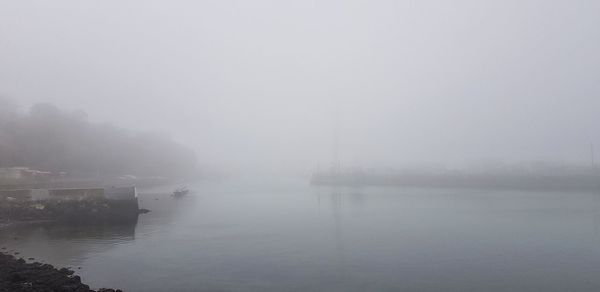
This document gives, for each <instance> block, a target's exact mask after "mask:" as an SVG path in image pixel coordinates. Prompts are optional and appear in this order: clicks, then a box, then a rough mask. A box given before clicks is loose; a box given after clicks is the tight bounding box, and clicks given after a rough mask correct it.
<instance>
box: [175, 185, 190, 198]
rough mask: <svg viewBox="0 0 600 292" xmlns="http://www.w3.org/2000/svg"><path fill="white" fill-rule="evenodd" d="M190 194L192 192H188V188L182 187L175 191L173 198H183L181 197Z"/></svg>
mask: <svg viewBox="0 0 600 292" xmlns="http://www.w3.org/2000/svg"><path fill="white" fill-rule="evenodd" d="M189 192H190V190H188V189H187V188H186V187H180V188H178V189H176V190H175V191H173V197H175V198H181V197H183V196H185V195H187V194H188V193H189Z"/></svg>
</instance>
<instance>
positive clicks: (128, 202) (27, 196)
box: [0, 187, 146, 223]
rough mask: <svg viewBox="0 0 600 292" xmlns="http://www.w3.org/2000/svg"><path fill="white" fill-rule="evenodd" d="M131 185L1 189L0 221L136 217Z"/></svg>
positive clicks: (96, 219) (99, 219)
mask: <svg viewBox="0 0 600 292" xmlns="http://www.w3.org/2000/svg"><path fill="white" fill-rule="evenodd" d="M144 211H146V210H143V209H142V210H140V209H139V208H138V200H137V193H136V190H135V188H134V187H128V188H107V189H102V188H88V189H85V188H84V189H49V190H37V189H36V190H32V189H24V190H0V223H3V222H4V223H6V222H14V221H53V220H65V221H76V222H82V221H83V222H85V221H124V220H130V219H137V215H138V214H139V213H143V212H144Z"/></svg>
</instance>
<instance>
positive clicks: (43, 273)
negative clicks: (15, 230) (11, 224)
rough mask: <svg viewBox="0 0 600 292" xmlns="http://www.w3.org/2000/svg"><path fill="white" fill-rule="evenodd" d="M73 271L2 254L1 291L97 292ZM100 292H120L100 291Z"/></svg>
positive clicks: (0, 267)
mask: <svg viewBox="0 0 600 292" xmlns="http://www.w3.org/2000/svg"><path fill="white" fill-rule="evenodd" d="M73 273H74V272H73V271H71V270H69V269H66V268H62V269H55V268H54V267H53V266H52V265H49V264H42V263H37V262H36V263H26V262H25V260H24V259H16V258H15V257H14V256H13V255H9V254H6V253H2V252H0V291H2V292H4V291H14V292H36V291H61V292H95V291H94V290H91V289H90V287H89V286H88V285H85V284H82V283H81V278H80V277H79V276H75V275H73ZM98 291H104V292H111V291H115V292H116V291H120V290H114V289H107V288H105V289H100V290H98Z"/></svg>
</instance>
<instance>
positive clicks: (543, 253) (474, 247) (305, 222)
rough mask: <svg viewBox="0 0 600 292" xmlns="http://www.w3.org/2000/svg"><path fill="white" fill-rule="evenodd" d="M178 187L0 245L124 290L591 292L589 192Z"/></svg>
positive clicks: (596, 253) (596, 223)
mask: <svg viewBox="0 0 600 292" xmlns="http://www.w3.org/2000/svg"><path fill="white" fill-rule="evenodd" d="M189 187H190V189H192V193H190V194H189V195H188V196H187V197H184V198H182V199H178V200H176V199H171V198H169V197H168V191H170V190H171V188H164V189H162V190H161V189H154V190H142V191H141V194H140V203H141V207H143V208H148V209H151V210H152V212H151V213H149V214H145V215H141V216H140V217H139V220H138V221H137V223H131V224H126V225H121V226H96V227H94V228H89V227H87V228H83V227H73V226H71V227H69V226H56V225H47V226H29V227H27V228H20V229H19V230H14V229H9V230H2V231H0V244H2V246H7V247H8V248H9V249H11V250H19V251H21V252H22V253H23V256H25V257H30V256H32V257H35V258H36V259H37V260H43V261H45V262H49V263H52V264H57V265H62V266H71V267H74V268H75V269H76V271H77V273H78V274H80V275H81V276H82V278H83V281H84V282H85V283H88V284H91V285H92V286H93V287H95V288H99V287H105V286H108V287H116V288H122V289H124V290H126V291H561V292H564V291H600V195H596V194H589V193H588V194H586V193H556V192H554V193H552V192H549V193H542V192H516V191H493V190H456V189H451V190H450V189H409V188H405V189H399V188H363V189H332V188H327V187H311V186H309V185H307V183H306V182H305V181H300V180H291V181H279V182H277V183H273V182H267V181H262V182H261V181H254V182H235V183H234V182H227V183H197V184H194V185H190V186H189ZM77 267H81V269H79V270H77Z"/></svg>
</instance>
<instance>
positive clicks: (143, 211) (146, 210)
mask: <svg viewBox="0 0 600 292" xmlns="http://www.w3.org/2000/svg"><path fill="white" fill-rule="evenodd" d="M138 212H139V213H140V214H146V213H148V212H150V210H148V209H139V210H138Z"/></svg>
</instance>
